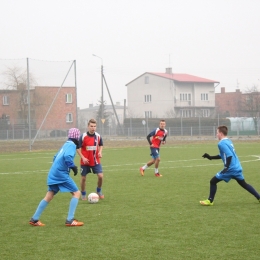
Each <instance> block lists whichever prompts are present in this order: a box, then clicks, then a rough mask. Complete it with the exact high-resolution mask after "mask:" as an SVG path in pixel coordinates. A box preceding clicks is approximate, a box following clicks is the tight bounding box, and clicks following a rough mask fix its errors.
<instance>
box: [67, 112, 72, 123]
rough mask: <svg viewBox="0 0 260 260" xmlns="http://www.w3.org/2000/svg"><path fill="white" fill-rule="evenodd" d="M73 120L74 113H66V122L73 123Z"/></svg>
mask: <svg viewBox="0 0 260 260" xmlns="http://www.w3.org/2000/svg"><path fill="white" fill-rule="evenodd" d="M71 122H73V116H72V113H68V114H67V115H66V123H71Z"/></svg>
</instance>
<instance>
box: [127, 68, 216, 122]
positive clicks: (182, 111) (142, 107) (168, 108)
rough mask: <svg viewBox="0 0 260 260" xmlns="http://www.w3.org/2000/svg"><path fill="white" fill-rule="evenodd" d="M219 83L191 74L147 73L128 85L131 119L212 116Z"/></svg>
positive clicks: (167, 70) (168, 69)
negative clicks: (216, 88)
mask: <svg viewBox="0 0 260 260" xmlns="http://www.w3.org/2000/svg"><path fill="white" fill-rule="evenodd" d="M218 84H219V82H218V81H215V80H210V79H205V78H200V77H197V76H193V75H189V74H175V73H172V69H171V68H167V69H166V72H165V73H155V72H145V73H144V74H142V75H141V76H139V77H137V78H135V79H134V80H132V81H131V82H129V83H128V84H126V86H127V102H128V116H129V117H141V118H142V117H153V118H156V117H158V118H169V117H197V116H203V117H209V116H211V115H213V114H214V113H215V87H216V86H217V85H218Z"/></svg>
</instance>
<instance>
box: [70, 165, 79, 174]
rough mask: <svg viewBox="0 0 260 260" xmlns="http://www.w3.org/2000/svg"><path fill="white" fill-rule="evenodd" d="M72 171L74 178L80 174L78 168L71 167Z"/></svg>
mask: <svg viewBox="0 0 260 260" xmlns="http://www.w3.org/2000/svg"><path fill="white" fill-rule="evenodd" d="M71 170H72V171H73V172H74V176H76V175H77V174H78V167H77V166H73V167H71Z"/></svg>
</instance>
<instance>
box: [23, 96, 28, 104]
mask: <svg viewBox="0 0 260 260" xmlns="http://www.w3.org/2000/svg"><path fill="white" fill-rule="evenodd" d="M23 103H24V104H25V105H27V104H28V103H29V99H28V96H27V95H24V96H23Z"/></svg>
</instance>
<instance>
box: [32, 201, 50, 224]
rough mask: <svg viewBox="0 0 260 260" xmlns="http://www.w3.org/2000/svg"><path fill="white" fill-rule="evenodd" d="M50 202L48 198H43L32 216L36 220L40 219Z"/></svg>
mask: <svg viewBox="0 0 260 260" xmlns="http://www.w3.org/2000/svg"><path fill="white" fill-rule="evenodd" d="M48 203H49V202H47V201H46V200H42V201H41V202H40V203H39V205H38V208H37V209H36V211H35V213H34V215H33V216H32V218H33V219H34V220H39V218H40V216H41V214H42V212H43V211H44V209H45V208H46V207H47V205H48Z"/></svg>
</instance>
